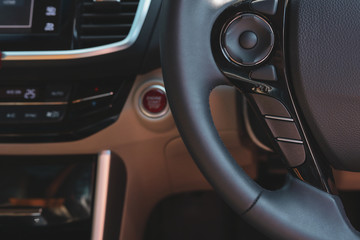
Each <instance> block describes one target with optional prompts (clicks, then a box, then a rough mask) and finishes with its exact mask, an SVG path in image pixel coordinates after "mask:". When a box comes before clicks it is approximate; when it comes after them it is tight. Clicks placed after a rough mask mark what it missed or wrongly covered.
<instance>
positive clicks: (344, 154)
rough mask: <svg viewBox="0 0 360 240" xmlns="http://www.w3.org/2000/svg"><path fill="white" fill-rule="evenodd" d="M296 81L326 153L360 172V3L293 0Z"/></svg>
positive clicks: (340, 164)
mask: <svg viewBox="0 0 360 240" xmlns="http://www.w3.org/2000/svg"><path fill="white" fill-rule="evenodd" d="M288 12H289V17H290V18H289V22H288V23H289V35H288V36H289V40H290V41H289V45H288V46H287V47H288V49H287V50H288V55H289V57H290V58H289V59H290V65H289V66H290V72H291V80H292V84H293V86H294V91H295V95H296V100H297V102H298V104H299V106H300V109H301V110H302V113H303V115H304V117H305V120H306V123H307V125H308V126H309V128H310V130H311V132H312V134H313V137H314V138H315V139H316V141H317V143H318V145H319V146H320V147H321V149H322V150H323V154H324V155H325V157H326V159H328V160H329V161H330V162H331V163H332V164H333V166H335V167H336V168H339V169H344V170H350V171H360V147H359V143H360V122H359V119H360V91H359V90H360V87H359V86H360V85H359V81H360V47H359V46H360V18H359V12H360V1H358V0H317V1H313V0H292V1H290V9H289V11H288Z"/></svg>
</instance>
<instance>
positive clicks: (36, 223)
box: [0, 151, 126, 240]
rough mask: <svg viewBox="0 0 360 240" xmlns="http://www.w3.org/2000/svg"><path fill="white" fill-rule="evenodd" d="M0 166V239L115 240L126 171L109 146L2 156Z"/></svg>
mask: <svg viewBox="0 0 360 240" xmlns="http://www.w3.org/2000/svg"><path fill="white" fill-rule="evenodd" d="M0 165H1V168H0V189H1V191H0V192H1V193H0V232H1V239H12V240H18V239H19V240H20V239H69V240H70V239H76V240H79V239H80V240H81V239H86V240H89V239H118V236H119V233H120V228H119V226H120V225H121V217H122V209H123V202H124V194H125V185H126V170H125V167H124V164H123V162H122V160H121V159H120V158H119V157H117V156H116V155H113V154H111V152H110V151H104V152H102V153H100V154H99V155H98V156H97V155H63V156H26V157H24V156H23V157H21V156H1V157H0ZM106 222H111V224H107V225H106ZM101 226H105V227H101Z"/></svg>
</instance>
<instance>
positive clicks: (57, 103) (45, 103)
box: [0, 102, 67, 106]
mask: <svg viewBox="0 0 360 240" xmlns="http://www.w3.org/2000/svg"><path fill="white" fill-rule="evenodd" d="M66 104H67V102H0V106H49V105H51V106H53V105H66Z"/></svg>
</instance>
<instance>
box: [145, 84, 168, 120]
mask: <svg viewBox="0 0 360 240" xmlns="http://www.w3.org/2000/svg"><path fill="white" fill-rule="evenodd" d="M140 101H141V105H140V108H141V110H142V112H143V113H144V114H145V115H146V116H148V117H161V116H163V115H164V114H165V113H166V112H167V110H168V104H167V97H166V93H165V89H164V88H163V87H162V86H150V87H149V88H147V89H145V91H144V92H143V94H142V95H141V98H140Z"/></svg>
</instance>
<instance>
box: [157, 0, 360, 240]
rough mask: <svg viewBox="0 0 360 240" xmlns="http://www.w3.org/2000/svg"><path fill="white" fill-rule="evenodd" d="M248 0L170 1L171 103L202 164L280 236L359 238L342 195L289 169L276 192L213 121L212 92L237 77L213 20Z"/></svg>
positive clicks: (220, 188) (231, 197)
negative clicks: (214, 39)
mask: <svg viewBox="0 0 360 240" xmlns="http://www.w3.org/2000/svg"><path fill="white" fill-rule="evenodd" d="M242 3H243V2H242V1H232V0H199V1H193V0H165V1H164V2H163V6H162V16H161V17H162V23H163V26H162V32H161V41H160V45H161V55H162V65H163V73H164V80H165V87H166V90H167V94H168V100H169V104H170V107H171V110H172V113H173V116H174V119H175V122H176V124H177V127H178V129H179V132H180V134H181V136H182V138H183V140H184V143H185V145H186V146H187V148H188V150H189V152H190V154H191V155H192V157H193V159H194V160H195V162H196V163H197V165H198V167H199V168H200V170H201V171H202V173H203V174H204V175H205V177H206V178H207V179H208V181H209V182H210V183H211V184H212V186H213V187H214V188H215V190H216V191H217V192H218V193H219V194H220V195H221V196H222V197H223V198H224V199H225V201H226V202H227V203H228V204H229V205H230V206H231V207H232V208H233V209H235V210H236V211H237V212H238V213H239V214H240V215H242V216H243V218H244V219H246V220H247V221H249V222H250V223H252V224H253V225H254V226H255V227H257V228H258V229H259V230H261V231H262V232H264V233H265V234H267V235H269V236H271V237H273V238H274V239H357V238H360V234H359V233H358V232H357V231H356V230H355V229H354V228H353V227H352V226H351V224H350V222H349V221H348V219H347V217H346V214H345V212H344V209H343V206H342V203H341V200H340V198H339V197H338V196H336V195H332V194H329V193H327V192H325V191H322V190H319V189H317V188H315V187H313V186H311V185H309V184H307V183H305V182H303V181H300V180H298V179H296V178H294V177H293V176H291V175H289V176H288V178H287V183H286V185H285V186H284V187H283V188H282V189H280V190H278V191H273V192H272V191H268V190H266V189H263V188H261V187H260V186H259V185H258V184H256V183H255V182H254V181H253V180H252V179H251V178H250V177H248V176H247V175H246V173H245V172H244V171H243V170H242V169H241V168H240V167H239V166H238V165H237V163H236V161H235V160H234V159H233V158H232V156H231V155H230V153H229V152H228V150H227V149H226V147H225V146H224V144H223V143H222V141H221V139H220V137H219V135H218V133H217V131H216V128H215V126H214V123H213V121H212V117H211V112H210V106H209V96H210V93H211V90H212V89H213V88H215V87H216V86H219V85H229V84H230V85H231V84H232V83H231V82H230V81H229V80H228V78H227V77H226V76H225V75H224V74H223V72H222V71H221V70H220V69H219V67H218V64H217V62H216V61H215V59H214V56H213V52H212V44H211V40H210V39H211V35H212V33H213V26H214V25H215V23H216V21H217V19H218V18H219V16H220V15H221V14H222V13H223V12H224V11H225V10H226V9H228V8H229V7H234V6H235V7H236V6H237V5H239V4H242Z"/></svg>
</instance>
